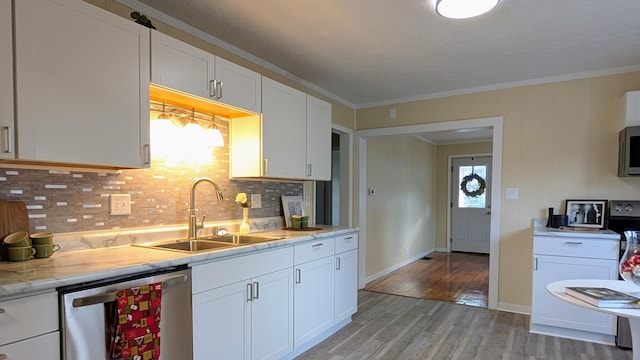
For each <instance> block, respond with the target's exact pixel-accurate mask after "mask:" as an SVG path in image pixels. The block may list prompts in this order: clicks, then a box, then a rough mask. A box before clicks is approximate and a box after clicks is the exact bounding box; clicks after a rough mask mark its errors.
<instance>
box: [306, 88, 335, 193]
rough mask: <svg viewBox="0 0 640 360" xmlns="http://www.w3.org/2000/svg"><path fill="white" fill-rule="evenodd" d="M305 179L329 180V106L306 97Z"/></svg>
mask: <svg viewBox="0 0 640 360" xmlns="http://www.w3.org/2000/svg"><path fill="white" fill-rule="evenodd" d="M307 178H308V179H313V180H324V181H329V180H331V104H329V103H328V102H326V101H322V100H320V99H318V98H315V97H313V96H311V95H307Z"/></svg>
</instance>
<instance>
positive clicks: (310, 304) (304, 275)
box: [294, 238, 334, 348]
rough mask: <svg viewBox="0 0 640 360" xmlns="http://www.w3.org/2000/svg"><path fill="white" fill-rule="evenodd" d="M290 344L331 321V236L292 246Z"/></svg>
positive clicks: (298, 342)
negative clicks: (293, 275)
mask: <svg viewBox="0 0 640 360" xmlns="http://www.w3.org/2000/svg"><path fill="white" fill-rule="evenodd" d="M294 259H295V260H294V262H295V267H294V271H295V288H294V319H295V321H294V347H296V348H297V347H300V346H301V345H303V344H305V343H306V342H307V341H309V340H311V339H313V338H314V337H316V336H318V335H320V334H321V333H322V332H324V331H325V330H328V329H329V328H331V327H332V326H333V325H334V239H333V238H324V239H319V240H315V241H312V242H308V243H304V244H300V245H295V246H294Z"/></svg>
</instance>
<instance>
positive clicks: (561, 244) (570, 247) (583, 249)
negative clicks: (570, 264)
mask: <svg viewBox="0 0 640 360" xmlns="http://www.w3.org/2000/svg"><path fill="white" fill-rule="evenodd" d="M619 247H620V242H619V241H618V240H605V239H586V238H578V237H559V236H534V238H533V253H534V254H543V255H556V256H568V257H582V258H593V259H612V260H617V259H618V256H619Z"/></svg>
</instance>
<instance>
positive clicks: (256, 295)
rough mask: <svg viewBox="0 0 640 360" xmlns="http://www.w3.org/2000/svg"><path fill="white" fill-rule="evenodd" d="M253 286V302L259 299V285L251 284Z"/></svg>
mask: <svg viewBox="0 0 640 360" xmlns="http://www.w3.org/2000/svg"><path fill="white" fill-rule="evenodd" d="M253 286H254V289H255V291H254V294H253V299H254V300H258V299H259V298H260V283H259V282H257V281H256V282H254V283H253Z"/></svg>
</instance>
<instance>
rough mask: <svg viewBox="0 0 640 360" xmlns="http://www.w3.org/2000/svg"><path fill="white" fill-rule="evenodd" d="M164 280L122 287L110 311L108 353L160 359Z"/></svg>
mask: <svg viewBox="0 0 640 360" xmlns="http://www.w3.org/2000/svg"><path fill="white" fill-rule="evenodd" d="M161 299H162V283H154V284H149V285H143V286H139V287H132V288H129V289H123V290H120V291H118V292H117V293H116V301H115V303H113V307H112V311H111V314H110V315H111V316H112V318H111V320H110V321H109V323H110V325H111V329H110V331H111V336H110V340H109V347H108V348H109V353H110V355H111V359H118V360H158V359H160V308H161V306H160V305H161Z"/></svg>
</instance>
